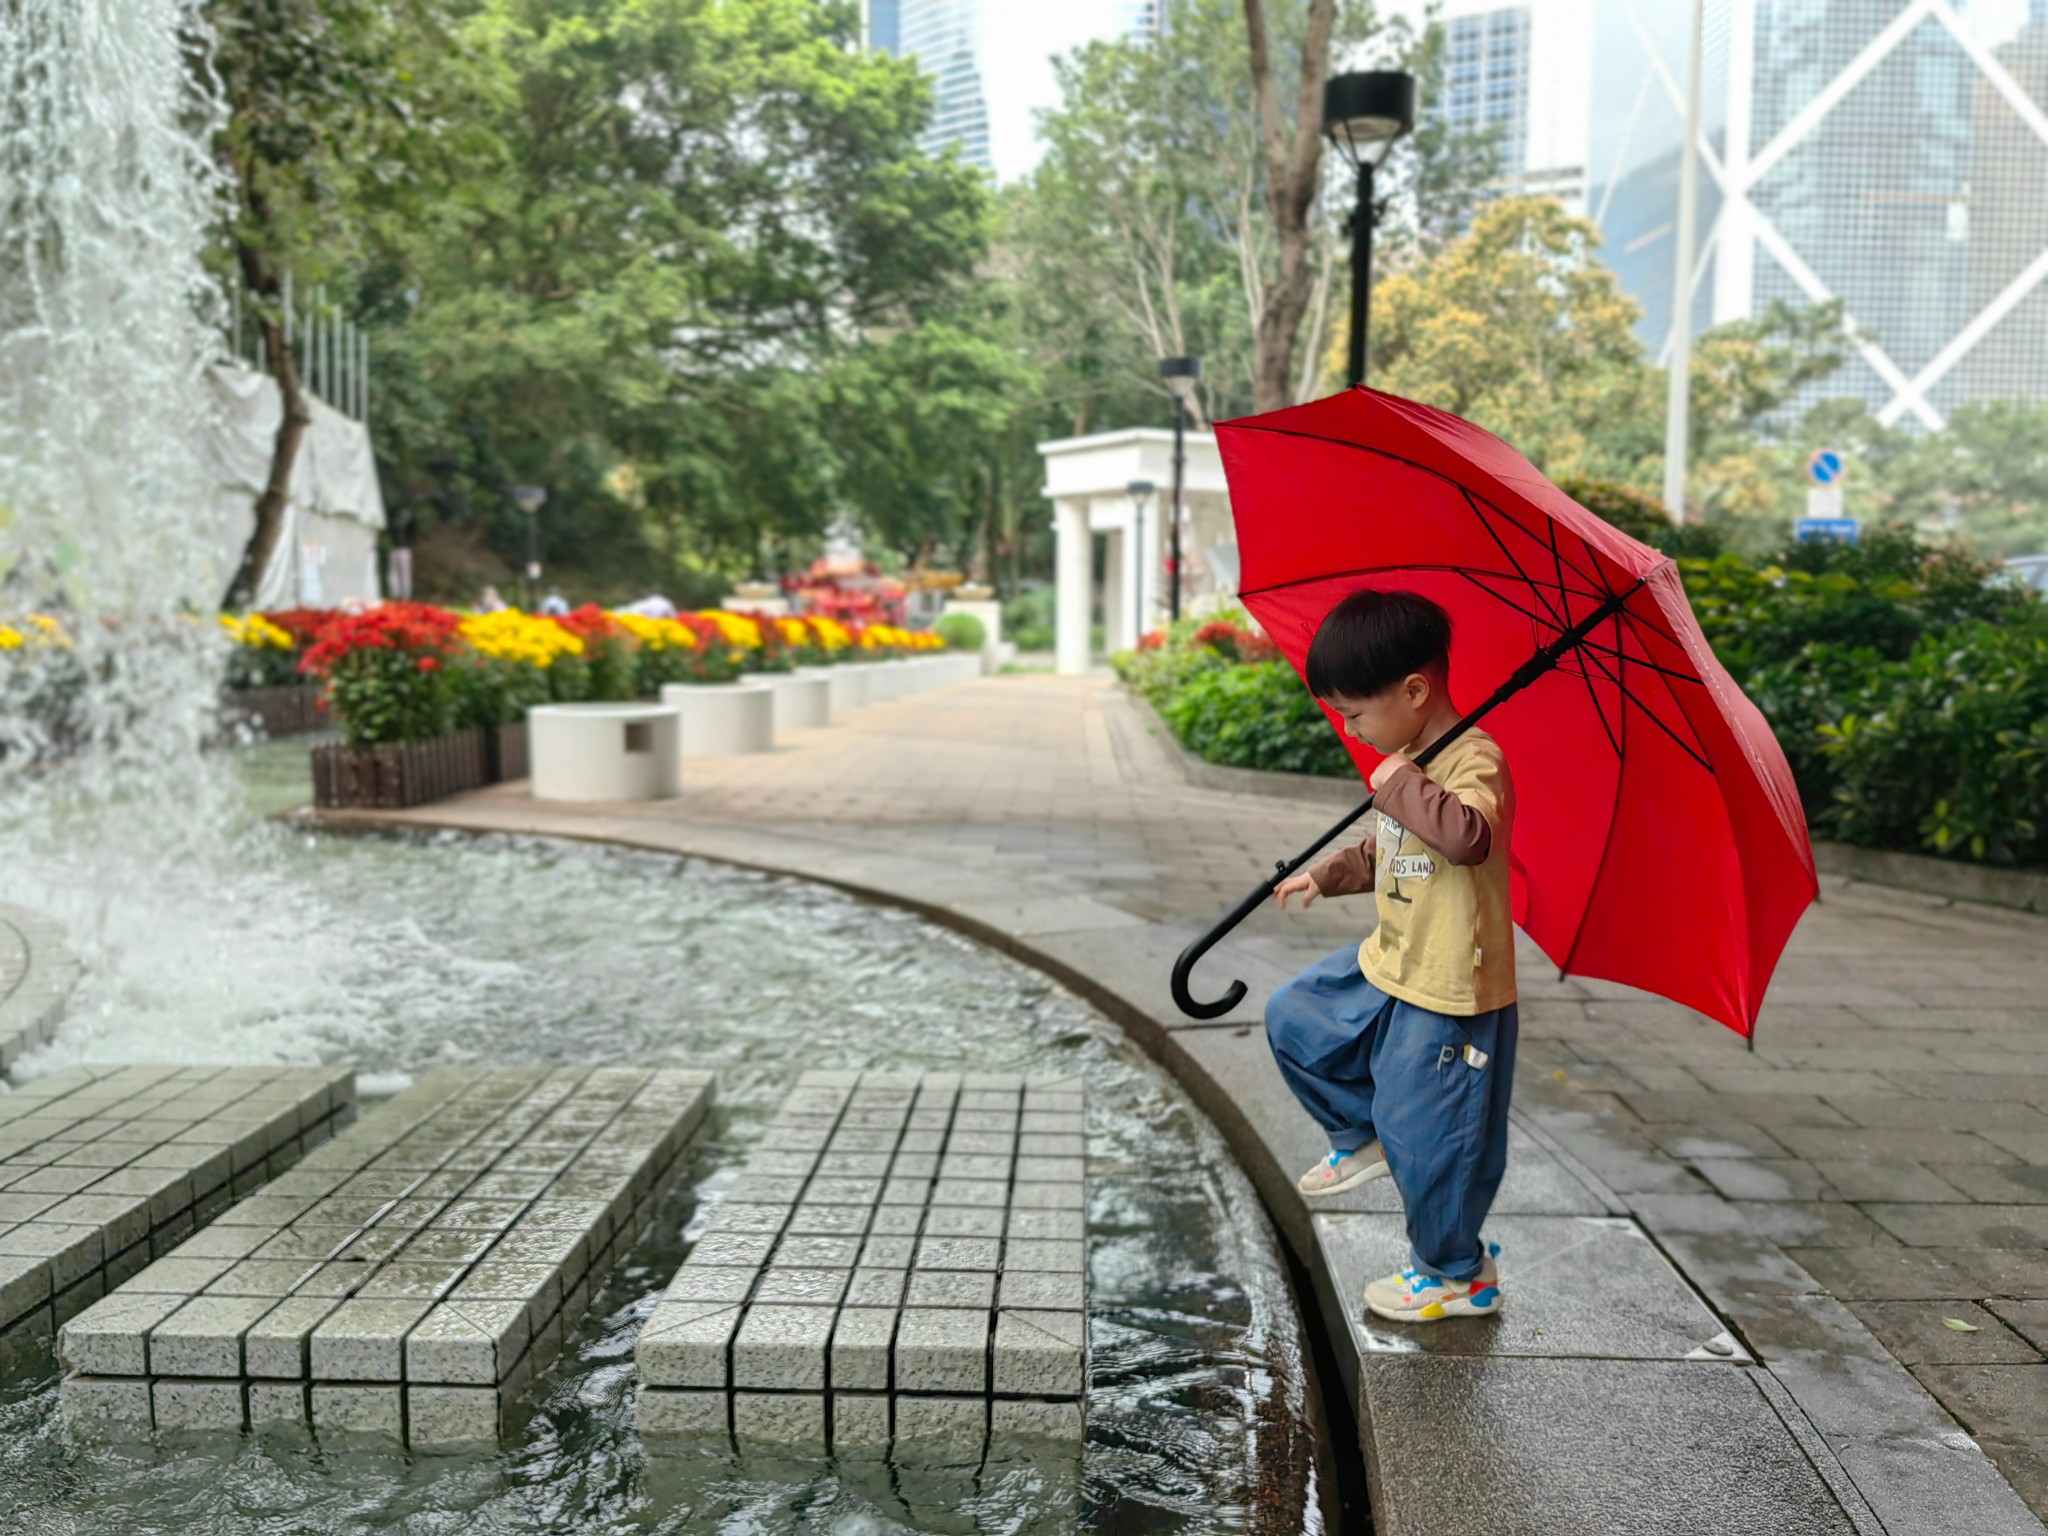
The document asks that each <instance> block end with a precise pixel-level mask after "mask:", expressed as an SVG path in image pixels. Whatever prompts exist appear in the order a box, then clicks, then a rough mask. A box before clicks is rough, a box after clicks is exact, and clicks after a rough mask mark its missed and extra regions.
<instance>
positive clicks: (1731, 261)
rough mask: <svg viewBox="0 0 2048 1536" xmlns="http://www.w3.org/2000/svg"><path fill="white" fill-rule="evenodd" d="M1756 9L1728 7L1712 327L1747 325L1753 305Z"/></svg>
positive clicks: (1754, 266)
mask: <svg viewBox="0 0 2048 1536" xmlns="http://www.w3.org/2000/svg"><path fill="white" fill-rule="evenodd" d="M1755 69H1756V6H1755V5H1754V4H1746V5H1745V4H1738V5H1733V6H1730V7H1729V17H1728V68H1727V70H1726V75H1727V81H1728V86H1727V97H1726V103H1727V132H1726V133H1725V134H1723V136H1722V140H1723V142H1722V149H1721V155H1722V160H1723V167H1722V169H1723V172H1724V174H1725V175H1726V176H1727V178H1728V181H1727V185H1726V187H1724V188H1723V189H1722V197H1721V219H1720V225H1721V232H1720V238H1719V239H1718V240H1717V241H1715V242H1714V245H1713V248H1712V255H1713V258H1714V306H1713V309H1712V310H1711V311H1710V313H1711V314H1712V315H1713V317H1714V324H1716V325H1725V324H1726V323H1727V322H1728V321H1730V320H1747V319H1748V318H1749V316H1750V310H1751V307H1752V306H1753V305H1754V304H1755V302H1756V298H1755V289H1756V210H1755V209H1754V208H1752V207H1751V206H1750V202H1749V192H1750V186H1749V182H1750V176H1749V139H1750V133H1751V131H1752V127H1753V107H1754V99H1753V91H1752V76H1753V75H1754V72H1755Z"/></svg>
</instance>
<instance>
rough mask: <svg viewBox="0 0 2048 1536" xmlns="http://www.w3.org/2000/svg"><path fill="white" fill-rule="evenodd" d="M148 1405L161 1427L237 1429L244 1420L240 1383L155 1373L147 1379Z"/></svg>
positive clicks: (165, 1428) (158, 1425)
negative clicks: (200, 1379)
mask: <svg viewBox="0 0 2048 1536" xmlns="http://www.w3.org/2000/svg"><path fill="white" fill-rule="evenodd" d="M149 1393H150V1408H151V1411H152V1413H153V1416H154V1417H155V1420H156V1427H157V1429H158V1430H159V1431H163V1430H191V1429H205V1430H225V1431H228V1432H230V1433H233V1432H236V1431H239V1430H240V1429H241V1428H242V1427H243V1424H244V1406H243V1402H242V1383H241V1382H240V1380H234V1381H180V1380H178V1379H177V1378H175V1377H170V1376H158V1377H156V1378H155V1379H154V1380H152V1381H151V1382H150V1386H149Z"/></svg>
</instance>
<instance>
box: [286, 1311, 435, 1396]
mask: <svg viewBox="0 0 2048 1536" xmlns="http://www.w3.org/2000/svg"><path fill="white" fill-rule="evenodd" d="M428 1306H429V1303H427V1302H425V1301H360V1300H350V1301H344V1302H343V1303H342V1304H341V1305H340V1306H338V1307H336V1308H335V1309H334V1311H332V1312H331V1313H329V1314H328V1315H327V1318H326V1320H325V1321H323V1322H322V1323H321V1324H320V1325H319V1327H317V1328H315V1329H314V1330H313V1333H312V1337H311V1339H310V1341H309V1342H310V1355H309V1359H310V1362H311V1366H312V1371H313V1379H314V1380H315V1381H401V1380H403V1379H404V1376H405V1336H406V1335H407V1334H408V1333H410V1332H411V1331H412V1329H413V1326H414V1325H415V1324H417V1323H418V1322H419V1321H420V1319H421V1318H423V1317H425V1316H426V1314H427V1308H428ZM315 1419H316V1423H317V1419H318V1404H317V1402H316V1404H315Z"/></svg>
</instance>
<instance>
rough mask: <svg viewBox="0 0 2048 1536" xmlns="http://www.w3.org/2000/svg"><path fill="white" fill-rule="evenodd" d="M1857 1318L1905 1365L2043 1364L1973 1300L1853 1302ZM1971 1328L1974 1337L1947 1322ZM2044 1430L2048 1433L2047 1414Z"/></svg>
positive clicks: (2032, 1348) (2022, 1340) (2015, 1336)
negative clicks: (2036, 1362)
mask: <svg viewBox="0 0 2048 1536" xmlns="http://www.w3.org/2000/svg"><path fill="white" fill-rule="evenodd" d="M1847 1305H1848V1308H1849V1310H1850V1311H1851V1312H1853V1313H1855V1314H1856V1317H1857V1319H1858V1320H1859V1321H1860V1322H1861V1323H1862V1324H1863V1326H1864V1327H1866V1328H1868V1329H1869V1330H1870V1331H1871V1332H1872V1333H1874V1334H1876V1335H1877V1338H1878V1341H1879V1342H1880V1343H1882V1344H1883V1345H1884V1347H1885V1348H1886V1349H1888V1350H1890V1351H1891V1352H1892V1355H1893V1357H1894V1358H1895V1359H1897V1360H1898V1361H1899V1362H1900V1363H1901V1364H1902V1365H1989V1364H2001V1363H2005V1364H2010V1363H2014V1362H2021V1363H2025V1362H2029V1361H2038V1360H2040V1358H2041V1354H2040V1351H2039V1350H2037V1349H2035V1348H2034V1347H2033V1346H2032V1345H2031V1344H2029V1343H2028V1342H2027V1341H2026V1340H2025V1339H2024V1338H2022V1337H2020V1336H2019V1335H2018V1334H2017V1333H2014V1332H2013V1331H2012V1330H2011V1329H2009V1328H2007V1327H2006V1326H2005V1325H2004V1323H2003V1322H2002V1321H2001V1320H2000V1319H1999V1318H1998V1317H1997V1316H1995V1315H1994V1314H1993V1313H1991V1312H1989V1311H1987V1310H1985V1309H1984V1308H1983V1307H1980V1306H1979V1305H1977V1303H1975V1302H1974V1301H1959V1300H1948V1301H1854V1302H1849V1303H1847ZM1949 1319H1954V1320H1955V1321H1956V1322H1960V1323H1967V1324H1969V1326H1970V1328H1971V1330H1973V1331H1970V1332H1964V1331H1962V1330H1959V1329H1954V1328H1950V1327H1949V1326H1948V1320H1949ZM2043 1418H2044V1422H2043V1424H2042V1425H2041V1426H2040V1427H2041V1428H2043V1429H2048V1413H2044V1416H2043Z"/></svg>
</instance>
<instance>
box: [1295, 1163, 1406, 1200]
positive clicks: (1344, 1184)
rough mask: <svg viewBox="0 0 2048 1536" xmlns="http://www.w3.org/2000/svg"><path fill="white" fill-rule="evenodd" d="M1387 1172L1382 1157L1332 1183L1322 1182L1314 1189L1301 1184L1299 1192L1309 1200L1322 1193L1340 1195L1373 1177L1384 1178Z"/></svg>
mask: <svg viewBox="0 0 2048 1536" xmlns="http://www.w3.org/2000/svg"><path fill="white" fill-rule="evenodd" d="M1387 1173H1388V1168H1387V1164H1386V1159H1384V1158H1382V1159H1381V1160H1380V1161H1378V1162H1376V1163H1367V1164H1366V1165H1365V1166H1364V1167H1363V1168H1361V1169H1359V1170H1358V1172H1356V1173H1354V1174H1351V1175H1350V1176H1349V1177H1347V1178H1342V1179H1339V1180H1337V1182H1336V1183H1334V1184H1322V1185H1318V1186H1317V1187H1316V1188H1314V1189H1310V1188H1308V1187H1307V1186H1306V1185H1303V1186H1301V1192H1302V1194H1303V1195H1304V1196H1306V1197H1307V1198H1308V1199H1310V1200H1319V1199H1321V1198H1322V1197H1323V1196H1324V1195H1341V1194H1343V1193H1344V1191H1345V1190H1347V1189H1356V1188H1358V1186H1359V1185H1361V1184H1370V1183H1371V1182H1372V1181H1373V1180H1374V1179H1382V1178H1385V1177H1386V1176H1387Z"/></svg>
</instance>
